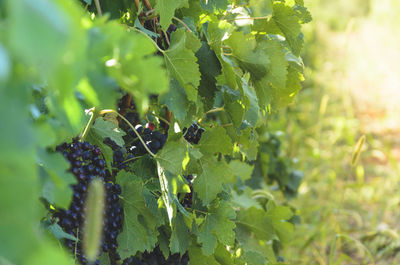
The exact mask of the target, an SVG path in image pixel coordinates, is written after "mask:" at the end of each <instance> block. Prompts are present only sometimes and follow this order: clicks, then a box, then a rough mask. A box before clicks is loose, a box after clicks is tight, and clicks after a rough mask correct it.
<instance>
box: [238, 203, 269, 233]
mask: <svg viewBox="0 0 400 265" xmlns="http://www.w3.org/2000/svg"><path fill="white" fill-rule="evenodd" d="M236 225H237V230H241V231H243V232H242V233H245V234H248V235H250V234H252V235H254V236H255V237H256V238H258V239H260V240H266V241H268V240H271V239H273V238H274V237H275V236H276V234H275V230H274V227H273V225H272V220H271V219H270V218H269V216H268V215H267V213H266V212H265V211H264V210H262V209H257V208H254V207H250V208H248V209H247V210H240V211H239V212H238V215H237V221H236Z"/></svg>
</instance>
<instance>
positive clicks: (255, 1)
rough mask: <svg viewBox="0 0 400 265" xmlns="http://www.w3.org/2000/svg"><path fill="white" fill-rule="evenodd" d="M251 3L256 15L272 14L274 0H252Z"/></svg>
mask: <svg viewBox="0 0 400 265" xmlns="http://www.w3.org/2000/svg"><path fill="white" fill-rule="evenodd" d="M249 4H250V7H251V10H252V11H253V15H254V16H255V17H266V16H270V15H272V10H273V2H272V0H250V3H249Z"/></svg>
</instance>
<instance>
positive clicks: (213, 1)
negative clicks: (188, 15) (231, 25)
mask: <svg viewBox="0 0 400 265" xmlns="http://www.w3.org/2000/svg"><path fill="white" fill-rule="evenodd" d="M200 3H201V6H202V7H203V9H204V10H207V11H209V12H213V11H214V9H216V10H225V9H226V8H227V6H228V1H227V0H201V2H200Z"/></svg>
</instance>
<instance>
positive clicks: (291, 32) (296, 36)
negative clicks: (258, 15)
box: [272, 2, 304, 56]
mask: <svg viewBox="0 0 400 265" xmlns="http://www.w3.org/2000/svg"><path fill="white" fill-rule="evenodd" d="M272 19H273V21H274V22H275V23H276V26H277V27H278V28H279V29H280V30H281V31H282V33H283V34H284V36H285V38H286V41H287V42H288V44H289V46H290V47H291V48H292V51H293V54H294V55H296V56H299V54H300V50H301V48H302V47H303V42H304V40H303V38H302V35H301V25H300V21H299V17H298V16H297V13H296V12H295V11H294V10H293V9H292V8H291V7H290V6H288V5H286V4H284V3H282V2H275V3H274V12H273V16H272Z"/></svg>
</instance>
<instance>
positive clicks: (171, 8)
mask: <svg viewBox="0 0 400 265" xmlns="http://www.w3.org/2000/svg"><path fill="white" fill-rule="evenodd" d="M181 7H189V3H188V0H175V1H169V0H157V4H156V5H155V7H154V8H155V10H156V12H157V13H158V14H160V25H161V27H162V29H163V30H167V29H168V27H169V24H171V19H172V18H173V17H174V14H175V10H176V9H177V8H181Z"/></svg>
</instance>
